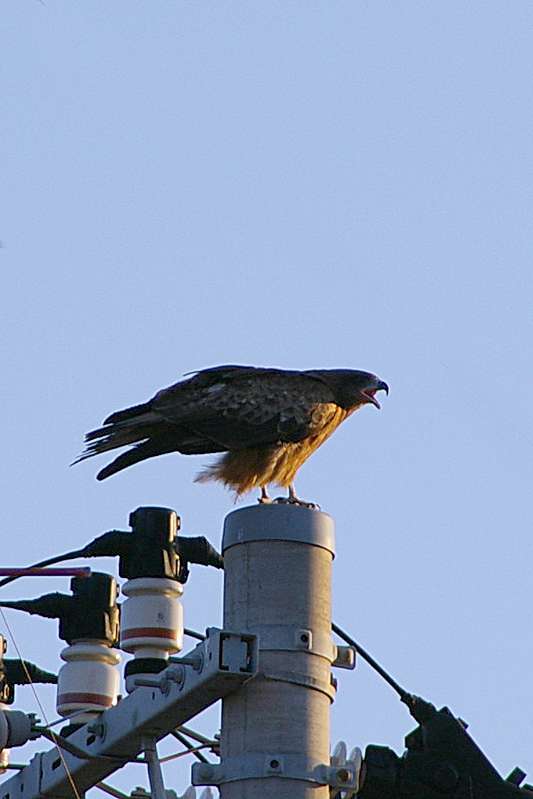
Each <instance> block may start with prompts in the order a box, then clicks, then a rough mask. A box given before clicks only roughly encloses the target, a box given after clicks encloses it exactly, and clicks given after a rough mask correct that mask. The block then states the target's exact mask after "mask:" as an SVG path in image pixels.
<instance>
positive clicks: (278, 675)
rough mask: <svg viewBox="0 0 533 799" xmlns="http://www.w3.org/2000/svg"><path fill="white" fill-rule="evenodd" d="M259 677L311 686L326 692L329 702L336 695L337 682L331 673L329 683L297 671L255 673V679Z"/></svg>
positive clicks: (315, 689) (332, 700)
mask: <svg viewBox="0 0 533 799" xmlns="http://www.w3.org/2000/svg"><path fill="white" fill-rule="evenodd" d="M261 677H262V678H263V679H264V680H273V681H274V682H287V683H289V684H290V685H301V686H302V687H303V688H312V689H313V690H314V691H320V692H321V693H323V694H326V696H327V697H328V698H329V699H330V701H331V702H334V701H335V697H336V695H337V692H336V689H337V683H336V681H335V680H334V678H333V676H332V675H331V681H330V682H329V683H325V682H324V681H323V680H317V679H316V678H315V677H310V676H309V675H307V674H300V673H299V672H297V671H268V672H266V671H261V672H259V673H258V674H257V678H256V679H260V678H261Z"/></svg>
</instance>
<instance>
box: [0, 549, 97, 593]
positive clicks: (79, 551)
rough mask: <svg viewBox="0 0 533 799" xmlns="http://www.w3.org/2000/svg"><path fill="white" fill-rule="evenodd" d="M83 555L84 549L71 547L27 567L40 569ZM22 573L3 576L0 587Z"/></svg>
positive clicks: (16, 578)
mask: <svg viewBox="0 0 533 799" xmlns="http://www.w3.org/2000/svg"><path fill="white" fill-rule="evenodd" d="M83 556H84V549H83V548H82V549H73V550H72V551H71V552H64V553H63V554H62V555H56V556H55V557H53V558H46V559H45V560H40V561H39V562H38V563H32V565H31V566H28V569H40V568H42V567H44V566H53V565H54V563H61V561H63V560H74V559H75V558H82V557H83ZM22 576H24V575H20V574H12V575H10V576H9V577H4V579H3V580H0V588H3V587H4V585H9V583H12V582H13V581H14V580H18V578H19V577H22Z"/></svg>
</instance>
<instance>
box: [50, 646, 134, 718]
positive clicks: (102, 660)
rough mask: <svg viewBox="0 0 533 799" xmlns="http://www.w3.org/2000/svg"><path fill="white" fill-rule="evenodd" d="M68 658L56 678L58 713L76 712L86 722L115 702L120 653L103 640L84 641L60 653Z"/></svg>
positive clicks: (117, 688) (65, 714) (77, 716)
mask: <svg viewBox="0 0 533 799" xmlns="http://www.w3.org/2000/svg"><path fill="white" fill-rule="evenodd" d="M61 658H62V659H63V660H64V661H66V662H65V665H64V666H62V667H61V669H60V670H59V674H58V677H57V702H56V707H57V712H58V713H59V715H60V716H71V715H72V714H74V713H76V714H78V713H79V711H81V710H86V711H87V714H80V715H76V722H77V723H78V722H79V723H84V722H86V721H89V720H90V719H92V718H94V716H95V715H96V714H97V713H100V712H101V711H103V710H107V708H109V707H111V706H112V705H116V703H117V697H118V691H119V673H118V670H117V668H116V666H118V664H119V663H120V654H119V652H118V651H117V650H116V649H112V648H111V647H109V646H107V645H106V644H104V643H102V642H101V641H85V642H83V643H78V644H72V645H71V646H67V647H66V648H65V649H63V651H62V652H61Z"/></svg>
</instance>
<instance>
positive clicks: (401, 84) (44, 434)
mask: <svg viewBox="0 0 533 799" xmlns="http://www.w3.org/2000/svg"><path fill="white" fill-rule="evenodd" d="M532 35H533V6H532V4H531V2H529V0H527V1H525V0H514V2H513V3H500V2H493V0H485V1H484V2H480V1H479V0H473V2H469V3H464V2H458V1H457V0H449V1H448V2H431V3H428V2H421V1H415V0H413V1H412V2H382V1H381V0H374V2H371V3H370V2H366V1H365V2H353V0H328V1H327V2H325V1H324V2H322V1H320V2H319V1H318V0H316V1H315V0H313V1H312V2H295V1H292V0H287V1H286V2H277V1H275V0H272V1H270V2H265V3H259V2H240V1H235V2H225V1H224V0H216V2H215V1H214V0H211V1H210V2H206V1H205V0H200V2H164V3H163V2H151V3H147V2H144V3H143V2H135V3H132V2H125V1H124V0H116V1H115V2H113V3H108V2H102V1H101V0H93V2H91V3H66V2H58V1H57V0H45V1H44V4H41V3H39V2H37V0H22V1H21V0H19V2H7V3H4V6H3V10H2V22H1V33H0V37H1V42H0V44H1V50H2V75H1V84H0V86H1V95H2V106H3V112H2V152H3V158H2V161H3V164H2V188H1V190H0V191H1V199H2V213H1V223H0V239H1V240H2V242H3V248H2V249H0V264H1V268H2V291H1V295H0V302H1V316H0V328H1V331H0V350H1V352H2V377H3V380H2V382H3V384H4V389H3V392H2V395H3V397H2V418H3V427H4V430H3V450H4V469H3V480H2V483H3V488H4V491H3V501H2V505H1V509H0V512H1V531H2V536H3V540H4V542H5V543H4V549H3V553H2V559H3V560H4V561H5V563H7V564H10V565H11V564H20V565H22V564H25V563H27V562H30V561H34V560H37V559H40V558H43V557H46V556H48V555H52V554H54V553H56V552H61V551H64V550H65V549H68V548H72V547H77V546H79V545H81V544H83V543H84V542H86V541H88V540H90V539H91V538H92V537H94V536H95V535H97V534H98V533H100V532H102V531H104V530H107V529H110V528H113V527H123V526H124V525H125V523H126V520H127V516H128V513H129V511H130V510H132V509H133V508H135V507H137V506H138V505H141V504H160V505H167V506H171V507H174V508H176V509H177V510H178V512H179V513H180V515H181V516H182V520H183V527H184V530H185V531H186V532H189V533H192V534H208V535H209V536H210V537H211V538H212V539H213V541H214V542H215V543H219V541H220V530H221V525H222V521H223V517H224V515H225V514H226V513H227V512H228V511H230V510H231V509H232V507H233V505H232V498H231V496H230V495H229V494H227V493H225V492H224V491H223V490H222V489H221V488H219V487H217V486H216V485H207V486H206V485H202V486H199V485H195V484H193V482H192V479H193V476H194V474H195V473H196V471H197V470H198V468H199V467H200V466H201V464H202V463H204V462H205V461H206V458H204V457H200V458H185V457H179V456H166V457H165V458H160V459H157V460H152V461H149V462H147V463H145V464H141V465H139V466H136V467H135V468H133V469H131V470H128V471H127V472H125V473H123V474H121V475H119V476H116V477H114V478H112V479H110V480H109V481H107V482H106V483H104V484H97V483H96V481H95V477H94V476H95V473H96V471H97V468H98V467H99V466H101V465H102V464H103V463H104V462H105V459H100V461H99V462H98V463H97V462H96V461H88V462H86V463H83V464H81V465H79V466H76V467H74V468H72V469H69V468H68V464H69V462H70V461H71V460H73V458H74V457H75V456H76V455H77V454H78V453H79V451H80V449H81V442H82V436H83V433H84V432H85V431H87V430H89V429H91V428H93V427H95V426H96V425H98V424H99V422H100V421H101V420H102V419H103V418H104V416H106V415H107V414H108V413H110V412H111V411H112V410H115V409H117V408H121V407H124V406H125V405H128V404H132V403H135V402H140V401H142V400H144V399H147V398H148V397H150V396H151V395H152V393H153V392H154V391H155V390H156V389H158V388H160V387H162V386H165V385H169V384H170V383H172V382H174V381H175V380H177V379H178V378H179V377H180V376H181V374H182V373H184V372H187V371H190V370H193V369H196V368H201V367H204V366H209V365H214V364H217V363H228V362H230V363H253V364H263V365H275V366H280V367H291V368H311V367H341V366H342V367H353V368H362V369H368V370H371V371H375V372H377V373H378V374H379V375H380V376H381V377H382V378H383V379H385V380H387V382H388V383H389V384H390V386H391V393H390V396H389V398H388V399H386V398H385V401H384V403H383V405H384V407H383V410H382V411H381V412H377V411H376V410H375V409H374V408H372V407H368V408H365V409H363V410H362V411H361V412H360V413H358V414H357V415H355V416H354V417H352V418H351V419H350V420H349V421H348V422H347V423H346V424H345V425H344V426H343V427H342V428H341V429H340V430H339V431H338V432H337V433H336V434H335V436H334V437H333V439H331V440H330V441H329V442H328V443H327V444H326V445H325V446H324V447H323V448H322V449H321V450H320V451H319V452H318V453H317V454H316V455H315V456H314V457H313V458H312V460H311V461H310V462H308V464H306V466H305V467H304V468H303V469H302V471H301V473H300V479H299V481H298V483H297V486H298V490H299V492H300V494H301V495H302V496H304V497H305V498H308V499H314V500H316V501H318V502H319V503H320V504H321V505H322V507H323V508H324V509H325V510H327V511H328V512H330V513H331V514H332V515H333V516H334V517H335V519H336V523H337V548H338V555H339V556H338V558H337V560H336V564H335V572H334V600H335V618H336V620H337V622H338V623H339V624H341V625H345V626H346V627H347V628H349V629H350V630H351V631H352V632H353V634H354V635H355V636H356V637H357V638H359V639H360V641H361V643H363V644H364V645H366V646H367V647H368V648H369V649H370V650H371V651H372V652H373V653H374V654H375V656H376V657H378V658H380V659H381V660H382V662H383V663H384V664H385V665H386V666H387V667H388V668H389V669H390V670H391V671H392V672H393V674H394V675H395V676H396V677H397V678H398V679H399V680H400V681H401V682H402V683H403V684H404V685H405V686H406V687H407V688H409V689H410V690H413V691H415V692H418V693H420V694H422V695H423V696H425V697H426V698H428V699H431V700H433V701H434V702H435V703H437V704H445V703H446V704H448V705H449V706H450V707H451V708H452V709H453V710H454V711H455V712H457V713H458V714H460V715H461V716H462V717H463V718H465V719H467V720H468V722H469V723H470V732H471V733H472V735H473V736H474V738H475V739H476V741H477V742H478V743H479V745H480V746H481V747H482V748H483V749H484V750H485V752H486V753H487V754H488V756H489V757H490V758H491V759H492V760H493V762H494V763H495V765H496V766H497V767H498V768H499V769H500V770H501V771H502V772H503V773H504V774H506V773H508V771H510V770H511V768H512V767H513V766H514V765H515V764H517V763H519V764H520V765H521V766H522V767H523V768H524V769H525V770H526V771H528V772H529V774H530V777H532V776H533V750H532V745H531V740H532V736H531V733H532V729H531V709H532V706H533V688H532V682H531V673H530V672H531V659H532V655H533V637H532V631H531V609H532V603H533V597H532V594H531V589H530V586H531V533H530V516H531V512H530V506H531V501H530V492H531V479H532V473H531V471H532V470H531V454H532V445H533V434H532V425H531V421H532V413H531V408H532V400H533V396H532V395H533V385H532V378H531V340H532V335H531V334H532V257H531V253H532V232H533V231H532V227H533V225H532V219H533V207H532V206H533V203H532V188H531V187H532V171H533V148H532V145H531V142H532V141H533V131H532V127H533V124H532V123H533V114H532V110H531V109H532V107H533V106H532V100H533V98H532V83H531V75H532V72H533V46H532ZM248 501H250V502H254V501H255V498H254V497H250V498H249V499H247V500H246V502H248ZM100 565H101V567H102V568H107V569H111V568H113V564H112V562H111V561H109V562H102V563H101V564H100ZM221 585H222V584H221V578H220V575H219V574H218V573H206V572H205V571H201V570H200V569H199V568H198V569H197V570H196V571H195V572H194V573H193V575H192V578H191V580H190V583H189V584H188V585H187V589H186V592H185V600H184V601H185V617H186V621H187V624H188V625H189V626H192V627H197V628H198V627H199V628H202V627H205V626H207V625H208V624H217V623H219V622H220V616H221V601H220V600H221ZM67 587H68V586H67V583H66V582H65V581H63V582H52V581H48V582H47V583H46V584H45V583H44V582H39V583H38V584H37V583H36V582H29V581H27V580H26V581H24V582H21V583H20V584H18V585H17V586H13V587H12V588H10V590H9V591H8V590H5V594H4V595H5V596H6V597H15V596H34V595H37V594H38V593H44V592H45V591H49V590H56V589H60V590H67ZM9 618H10V620H11V623H12V624H13V627H14V630H15V633H16V636H17V640H18V642H19V644H20V646H21V648H22V651H23V654H24V656H25V657H27V658H29V659H30V660H34V661H36V662H38V663H39V664H40V665H42V666H43V667H47V668H50V669H56V668H57V666H58V662H59V661H58V652H59V648H60V645H59V642H58V641H57V639H56V635H55V625H54V624H53V623H52V622H50V621H45V620H36V619H31V620H30V619H26V618H23V617H22V616H20V615H15V614H14V613H11V614H10V616H9ZM0 632H1V630H0ZM11 654H14V652H13V649H11ZM339 676H340V690H339V695H338V700H337V702H336V704H335V706H334V709H333V738H334V740H338V739H339V738H344V739H346V740H347V741H348V743H349V745H356V744H358V745H359V746H361V747H362V748H364V746H365V745H366V744H367V743H382V744H387V745H390V746H392V747H394V748H395V749H396V750H397V751H401V749H402V743H403V736H404V734H405V733H406V732H407V731H408V730H409V729H410V728H411V727H412V724H411V720H410V719H409V717H408V715H407V713H406V711H405V709H404V708H403V706H402V705H400V704H399V702H398V701H397V699H396V697H395V696H394V694H392V692H391V691H390V690H389V689H388V687H387V686H386V685H385V684H383V683H382V682H381V681H380V680H379V678H378V677H377V676H376V675H374V674H373V673H371V672H369V670H368V669H367V667H366V666H365V665H364V664H363V663H361V664H360V666H359V668H358V669H357V671H356V672H355V673H340V675H339ZM40 693H41V696H42V697H43V701H44V702H45V703H46V707H47V708H48V709H49V713H50V715H51V716H53V715H54V711H53V690H52V689H51V688H49V687H44V688H42V689H41V692H40ZM18 696H19V698H20V702H19V707H20V708H21V709H26V710H28V711H35V710H36V707H35V702H34V699H33V697H32V695H31V693H30V692H29V691H28V690H27V689H23V690H20V691H19V694H18ZM217 723H218V722H217V711H212V713H211V714H208V715H207V717H206V718H205V719H203V720H202V721H200V722H199V726H201V727H202V729H204V731H208V732H212V731H214V730H215V729H216V726H217ZM172 748H173V747H172V745H170V746H169V747H167V748H166V749H165V747H163V750H164V751H171V750H172ZM13 757H14V759H16V760H19V759H20V757H21V753H20V752H19V753H14V755H13ZM134 769H139V767H130V769H129V771H125V772H124V773H123V774H122V775H121V776H120V777H117V778H115V779H114V783H115V784H116V785H119V786H121V787H124V788H126V787H128V788H131V787H132V786H133V785H135V784H139V783H141V782H143V780H144V774H143V775H141V774H140V772H139V771H138V770H137V771H134ZM166 777H167V784H168V787H173V788H176V789H177V790H178V792H179V791H182V790H184V788H185V786H186V784H187V768H186V767H185V765H183V764H180V762H179V761H178V764H177V765H173V766H171V767H170V766H169V767H168V768H167V770H166Z"/></svg>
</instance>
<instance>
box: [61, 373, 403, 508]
mask: <svg viewBox="0 0 533 799" xmlns="http://www.w3.org/2000/svg"><path fill="white" fill-rule="evenodd" d="M192 374H193V376H192V377H189V378H188V379H185V380H181V381H180V382H179V383H175V384H174V385H172V386H170V387H169V388H164V389H162V390H161V391H159V392H158V393H157V394H156V395H155V396H154V397H153V398H152V399H151V400H149V401H148V402H145V403H142V404H141V405H134V406H133V407H131V408H126V409H125V410H122V411H117V412H116V413H113V414H111V416H108V417H107V419H105V420H104V423H103V426H102V427H100V428H98V429H97V430H93V431H91V432H90V433H87V435H86V436H85V441H86V444H87V447H86V449H85V451H84V452H83V453H82V455H81V456H80V458H79V459H78V460H84V459H85V458H89V457H91V456H92V455H97V454H100V453H102V452H107V451H108V450H113V449H116V448H117V447H123V446H126V445H128V444H133V445H134V446H133V447H132V448H131V449H129V450H128V451H127V452H124V453H123V454H121V455H119V456H118V457H117V458H115V460H114V461H112V462H111V463H110V464H109V465H108V466H105V467H104V468H103V469H102V470H101V471H100V472H99V473H98V475H97V479H98V480H105V478H106V477H110V476H111V475H112V474H115V473H116V472H120V471H121V470H122V469H126V468H127V467H128V466H131V465H132V464H134V463H137V462H139V461H143V460H145V459H146V458H153V457H155V456H156V455H162V454H164V453H167V452H181V453H182V454H184V455H197V454H205V453H214V452H219V453H224V454H223V455H222V456H221V457H219V459H218V460H217V461H215V463H213V464H212V465H210V466H208V467H207V468H205V469H204V470H203V471H202V472H200V474H199V475H198V476H197V477H196V480H197V481H199V482H204V481H206V480H218V481H220V482H222V483H224V485H226V486H228V487H229V488H231V489H233V490H234V491H235V492H236V495H237V496H239V495H240V494H243V493H245V492H247V491H250V490H251V489H253V488H259V489H260V491H261V496H260V500H259V501H260V502H270V501H271V500H270V497H269V496H268V493H267V486H268V485H269V484H270V483H274V484H277V485H279V486H283V487H288V491H289V495H288V497H287V498H284V499H283V500H281V501H285V502H291V503H297V504H298V503H301V504H306V503H303V502H302V501H301V500H299V499H298V497H297V496H296V493H295V489H294V476H295V474H296V472H297V471H298V469H299V468H300V466H301V465H302V464H303V463H304V461H306V460H307V458H309V456H310V455H311V454H312V453H313V452H314V451H315V450H316V449H317V448H318V447H319V446H320V445H321V444H322V443H323V442H324V441H325V440H326V439H327V438H328V437H329V436H330V435H331V434H332V433H333V432H334V430H336V428H337V427H338V426H339V425H340V424H341V422H343V421H344V420H345V419H346V418H347V417H348V416H350V414H352V413H353V412H354V411H356V410H357V409H358V408H360V407H361V406H363V405H366V404H372V405H375V406H376V407H377V408H380V404H379V402H378V400H377V399H376V396H375V395H376V392H377V391H381V390H383V391H385V392H386V393H387V394H388V393H389V388H388V386H387V384H386V383H384V382H383V381H382V380H380V379H379V378H378V377H376V375H373V374H371V373H370V372H361V371H358V370H355V369H311V370H309V371H305V372H300V371H289V370H285V369H271V368H258V367H254V366H215V367H212V368H209V369H204V370H202V371H199V372H195V373H192ZM76 462H77V461H76Z"/></svg>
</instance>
